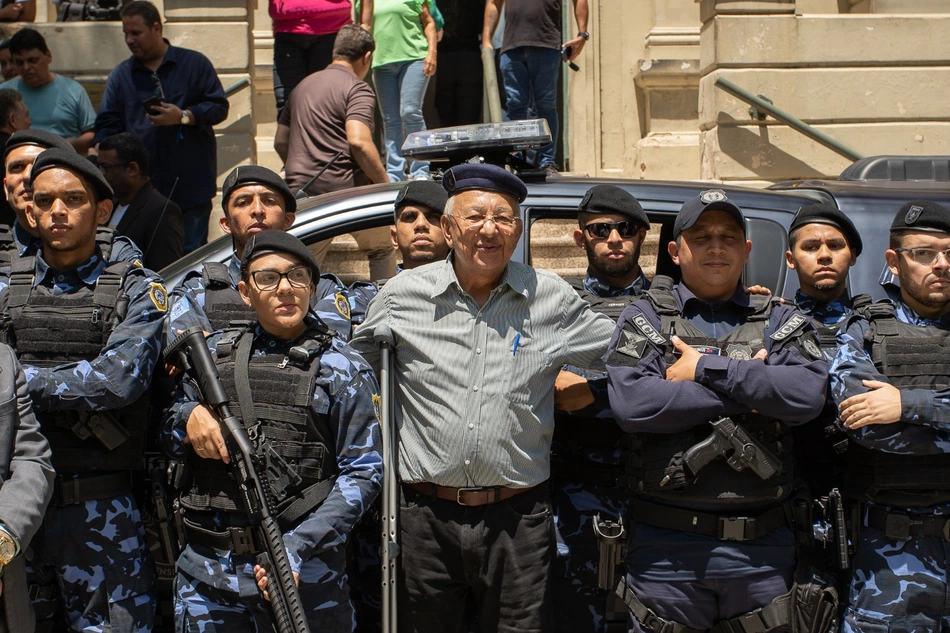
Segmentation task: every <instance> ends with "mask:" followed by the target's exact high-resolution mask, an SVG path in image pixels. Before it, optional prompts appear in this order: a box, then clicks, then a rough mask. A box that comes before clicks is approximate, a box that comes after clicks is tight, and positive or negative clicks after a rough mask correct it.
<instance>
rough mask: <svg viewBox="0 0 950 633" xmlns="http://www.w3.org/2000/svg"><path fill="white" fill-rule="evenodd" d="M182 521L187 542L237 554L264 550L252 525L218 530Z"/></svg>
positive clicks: (186, 520) (185, 520)
mask: <svg viewBox="0 0 950 633" xmlns="http://www.w3.org/2000/svg"><path fill="white" fill-rule="evenodd" d="M181 523H182V531H183V532H184V534H185V542H187V543H190V544H194V545H203V546H205V547H210V548H212V549H217V550H223V551H230V552H232V553H233V554H235V555H241V554H257V553H258V552H262V551H264V548H263V547H260V546H259V545H258V543H257V539H256V538H255V536H254V528H252V527H232V528H226V529H225V530H223V531H221V532H216V531H214V530H206V529H205V528H203V527H201V526H200V525H198V524H197V523H193V522H192V521H189V520H188V519H183V520H182V522H181Z"/></svg>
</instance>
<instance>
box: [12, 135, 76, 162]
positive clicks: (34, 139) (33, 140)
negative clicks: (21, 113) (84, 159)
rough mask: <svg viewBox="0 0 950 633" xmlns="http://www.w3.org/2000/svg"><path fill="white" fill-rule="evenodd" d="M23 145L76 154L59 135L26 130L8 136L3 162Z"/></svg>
mask: <svg viewBox="0 0 950 633" xmlns="http://www.w3.org/2000/svg"><path fill="white" fill-rule="evenodd" d="M24 145H36V146H39V147H44V148H46V149H50V148H53V147H58V148H60V149H68V150H72V152H73V153H74V154H75V153H76V150H74V149H73V146H72V145H70V144H69V142H68V141H67V140H66V139H64V138H63V137H62V136H60V135H59V134H53V133H52V132H47V131H46V130H34V129H26V130H17V131H16V132H14V133H13V134H11V135H10V138H8V139H7V144H6V145H5V146H4V150H3V158H4V160H6V158H7V154H9V153H10V152H11V151H13V150H14V149H16V148H17V147H23V146H24ZM77 155H78V154H77Z"/></svg>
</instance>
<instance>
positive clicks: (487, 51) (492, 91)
mask: <svg viewBox="0 0 950 633" xmlns="http://www.w3.org/2000/svg"><path fill="white" fill-rule="evenodd" d="M482 74H483V76H484V79H485V82H484V83H485V95H486V96H487V97H488V122H489V123H501V118H502V117H501V97H500V96H498V73H496V72H495V49H494V48H482Z"/></svg>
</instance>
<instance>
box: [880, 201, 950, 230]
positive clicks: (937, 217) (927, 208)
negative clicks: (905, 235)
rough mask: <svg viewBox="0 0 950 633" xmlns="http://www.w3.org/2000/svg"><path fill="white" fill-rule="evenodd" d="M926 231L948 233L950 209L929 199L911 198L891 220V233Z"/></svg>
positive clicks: (949, 228)
mask: <svg viewBox="0 0 950 633" xmlns="http://www.w3.org/2000/svg"><path fill="white" fill-rule="evenodd" d="M901 231H928V232H930V233H947V234H950V210H947V208H946V207H944V206H942V205H939V204H937V203H936V202H933V201H931V200H911V201H910V202H908V203H907V204H905V205H904V206H902V207H901V208H900V210H899V211H898V212H897V215H895V216H894V221H893V222H891V233H899V232H901Z"/></svg>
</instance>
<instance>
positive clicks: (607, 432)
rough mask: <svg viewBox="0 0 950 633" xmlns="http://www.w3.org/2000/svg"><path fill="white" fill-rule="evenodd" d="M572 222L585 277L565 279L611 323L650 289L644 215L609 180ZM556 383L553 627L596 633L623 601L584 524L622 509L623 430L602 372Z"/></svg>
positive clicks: (622, 620) (620, 621)
mask: <svg viewBox="0 0 950 633" xmlns="http://www.w3.org/2000/svg"><path fill="white" fill-rule="evenodd" d="M577 223H578V228H577V229H575V231H574V242H575V243H576V244H577V245H578V246H579V247H581V248H583V249H584V251H585V253H586V254H587V264H588V267H587V275H586V276H585V277H584V278H583V279H568V280H567V281H568V282H569V283H570V284H571V285H572V286H573V287H574V289H575V290H577V293H578V294H579V295H580V296H581V297H582V298H583V299H585V300H586V301H587V302H588V303H590V304H591V308H592V309H593V310H594V311H595V312H601V313H603V314H606V315H608V316H609V317H610V318H612V319H613V320H614V321H617V319H619V318H620V314H621V313H622V312H623V311H624V309H625V308H626V307H627V306H628V305H629V304H630V303H631V302H632V301H633V300H634V299H635V298H636V297H638V296H639V295H640V294H641V293H642V292H643V291H645V290H647V289H648V288H649V287H650V282H649V281H648V280H647V278H646V277H644V275H643V271H642V270H641V269H640V264H639V260H640V248H641V247H642V246H643V241H644V240H645V239H646V233H647V231H648V230H649V228H650V221H649V219H648V218H647V215H646V213H645V212H644V211H643V207H641V206H640V203H639V202H638V201H637V199H636V198H634V197H633V196H632V195H630V194H629V193H627V192H626V191H624V190H623V189H621V188H620V187H616V186H614V185H597V186H595V187H592V188H591V189H590V190H589V191H588V192H587V194H586V195H585V196H584V199H583V200H582V201H581V203H580V206H578V208H577ZM558 386H559V387H560V388H563V390H559V392H558V396H557V397H556V400H555V406H556V407H557V408H558V410H557V411H555V415H554V441H553V444H552V446H551V479H552V483H553V493H552V501H553V505H554V511H555V514H556V516H557V530H558V537H559V539H558V559H559V560H558V564H557V565H556V566H555V578H554V600H555V604H557V605H558V618H557V620H556V625H555V626H556V630H558V631H565V632H575V631H597V632H604V631H607V630H609V629H610V628H617V627H618V626H619V627H620V628H621V629H622V630H626V620H627V615H626V611H627V608H626V606H625V605H624V604H623V603H622V602H619V601H618V600H615V599H614V598H613V591H610V592H608V591H606V590H603V589H599V588H598V584H597V583H598V581H597V577H598V571H599V565H600V560H599V553H598V542H597V539H596V537H595V534H594V528H593V525H592V520H593V519H594V516H595V515H599V516H600V518H601V520H611V521H614V522H617V521H618V520H619V519H620V518H621V517H624V515H625V514H626V512H627V498H628V497H629V492H628V491H627V490H626V489H624V488H622V487H618V486H617V478H618V476H620V475H622V470H623V463H622V455H621V451H620V442H621V439H622V437H623V435H624V434H623V432H622V431H621V430H620V429H619V428H618V427H617V425H616V423H615V422H614V417H613V413H612V412H611V411H610V403H609V402H608V400H607V375H606V373H604V372H602V371H595V370H585V369H581V368H579V367H566V368H565V371H563V372H562V373H561V376H560V377H559V379H558ZM565 409H568V410H573V409H579V410H577V411H574V413H567V412H566V411H565ZM608 596H609V597H608ZM608 600H610V606H611V607H612V608H610V609H608V608H607V607H608ZM608 611H610V612H611V613H609V614H608ZM609 622H614V627H611V626H610V624H609Z"/></svg>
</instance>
